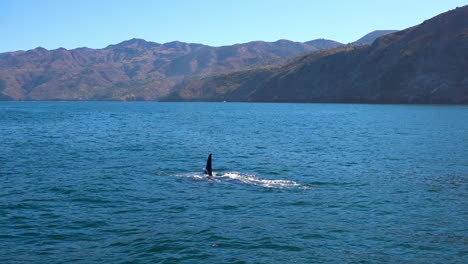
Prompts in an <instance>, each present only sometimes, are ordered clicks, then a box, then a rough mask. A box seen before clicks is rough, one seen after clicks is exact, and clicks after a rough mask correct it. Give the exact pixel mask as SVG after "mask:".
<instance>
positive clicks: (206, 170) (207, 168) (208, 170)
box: [205, 153, 213, 176]
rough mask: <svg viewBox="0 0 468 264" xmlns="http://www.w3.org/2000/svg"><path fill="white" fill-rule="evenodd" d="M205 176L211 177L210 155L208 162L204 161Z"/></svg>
mask: <svg viewBox="0 0 468 264" xmlns="http://www.w3.org/2000/svg"><path fill="white" fill-rule="evenodd" d="M205 174H207V175H208V176H213V168H212V167H211V153H210V155H209V156H208V160H207V161H206V166H205Z"/></svg>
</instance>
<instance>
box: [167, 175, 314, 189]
mask: <svg viewBox="0 0 468 264" xmlns="http://www.w3.org/2000/svg"><path fill="white" fill-rule="evenodd" d="M175 176H179V177H187V178H191V179H194V180H204V181H210V182H221V181H230V182H236V183H242V184H247V185H253V186H259V187H264V188H274V189H291V188H303V189H308V188H309V187H308V186H307V185H305V184H301V183H298V182H295V181H289V180H275V179H264V178H260V177H257V176H256V175H255V174H248V173H241V172H226V173H222V174H217V173H215V175H214V176H213V177H206V176H205V175H204V174H202V173H187V174H179V175H175Z"/></svg>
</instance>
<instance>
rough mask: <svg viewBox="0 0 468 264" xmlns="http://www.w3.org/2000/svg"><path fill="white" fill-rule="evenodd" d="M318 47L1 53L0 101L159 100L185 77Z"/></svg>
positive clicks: (141, 46)
mask: <svg viewBox="0 0 468 264" xmlns="http://www.w3.org/2000/svg"><path fill="white" fill-rule="evenodd" d="M323 41H325V40H323ZM323 41H322V42H323ZM331 42H332V41H330V43H331ZM316 43H317V45H318V44H320V45H319V46H317V47H316V46H314V44H307V43H300V42H293V41H288V40H279V41H276V42H263V41H254V42H249V43H244V44H236V45H232V46H224V47H210V46H207V45H202V44H192V43H184V42H178V41H174V42H170V43H165V44H159V43H155V42H149V41H145V40H142V39H131V40H127V41H124V42H121V43H119V44H116V45H110V46H108V47H106V48H104V49H89V48H78V49H73V50H67V49H64V48H60V49H56V50H50V51H49V50H46V49H44V48H36V49H33V50H29V51H17V52H8V53H1V54H0V100H155V99H158V98H160V97H161V96H165V95H167V94H168V93H169V92H170V91H171V90H172V89H173V87H174V86H175V85H176V84H178V83H179V82H180V81H182V80H184V79H186V78H190V77H193V76H199V75H202V76H203V75H208V74H213V73H220V72H230V71H235V70H240V69H249V68H253V67H258V66H265V65H270V64H280V63H285V62H287V61H288V60H289V59H290V58H292V57H293V56H297V55H299V54H303V53H306V52H310V51H314V50H319V49H323V48H326V47H325V46H326V45H325V46H324V45H323V44H321V43H318V42H316Z"/></svg>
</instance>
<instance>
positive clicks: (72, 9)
mask: <svg viewBox="0 0 468 264" xmlns="http://www.w3.org/2000/svg"><path fill="white" fill-rule="evenodd" d="M467 4H468V0H464V1H460V0H382V1H380V0H352V1H351V0H350V1H347V0H320V1H316V0H282V1H279V0H192V1H191V0H185V1H183V0H127V1H124V0H109V1H107V0H79V1H78V0H77V1H75V0H0V35H1V36H2V40H1V41H0V52H7V51H15V50H28V49H32V48H35V47H38V46H41V47H44V48H47V49H56V48H59V47H64V48H67V49H73V48H77V47H84V46H86V47H90V48H104V47H105V46H107V45H109V44H115V43H119V42H121V41H123V40H127V39H131V38H142V39H145V40H148V41H154V42H159V43H165V42H170V41H174V40H179V41H184V42H192V43H203V44H207V45H212V46H222V45H231V44H234V43H243V42H248V41H253V40H264V41H275V40H278V39H289V40H293V41H308V40H312V39H316V38H327V39H333V40H336V41H340V42H343V43H348V42H352V41H354V40H356V39H358V38H360V37H362V36H363V35H365V34H366V33H369V32H371V31H373V30H376V29H404V28H407V27H410V26H413V25H416V24H419V23H421V22H422V21H424V20H426V19H429V18H431V17H433V16H435V15H437V14H439V13H442V12H445V11H448V10H450V9H453V8H455V7H457V6H463V5H467Z"/></svg>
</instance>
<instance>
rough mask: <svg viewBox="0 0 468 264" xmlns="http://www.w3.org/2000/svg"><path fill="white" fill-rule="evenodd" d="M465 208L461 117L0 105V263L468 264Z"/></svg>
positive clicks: (440, 110) (369, 108) (372, 111)
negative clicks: (209, 173)
mask: <svg viewBox="0 0 468 264" xmlns="http://www.w3.org/2000/svg"><path fill="white" fill-rule="evenodd" d="M210 153H213V168H214V171H215V173H216V174H217V175H218V176H216V177H213V178H207V177H205V176H204V175H203V167H204V166H205V163H206V158H207V156H208V155H209V154H210ZM467 201H468V106H442V105H353V104H249V103H121V102H0V263H5V264H7V263H8V264H9V263H41V264H42V263H421V264H422V263H424V264H425V263H468V220H467V219H468V203H467Z"/></svg>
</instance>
